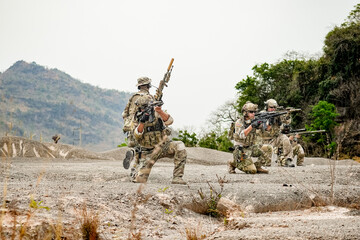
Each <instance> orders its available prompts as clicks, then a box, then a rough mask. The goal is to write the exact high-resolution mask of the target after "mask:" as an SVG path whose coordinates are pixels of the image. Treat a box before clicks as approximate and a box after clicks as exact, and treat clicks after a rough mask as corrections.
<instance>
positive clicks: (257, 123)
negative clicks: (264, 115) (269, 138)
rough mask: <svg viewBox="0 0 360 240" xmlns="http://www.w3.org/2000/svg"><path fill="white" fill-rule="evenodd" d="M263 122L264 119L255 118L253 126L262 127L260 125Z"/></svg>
mask: <svg viewBox="0 0 360 240" xmlns="http://www.w3.org/2000/svg"><path fill="white" fill-rule="evenodd" d="M262 123H263V122H262V120H255V121H253V122H252V123H251V126H252V127H253V128H258V127H260V125H261V124H262Z"/></svg>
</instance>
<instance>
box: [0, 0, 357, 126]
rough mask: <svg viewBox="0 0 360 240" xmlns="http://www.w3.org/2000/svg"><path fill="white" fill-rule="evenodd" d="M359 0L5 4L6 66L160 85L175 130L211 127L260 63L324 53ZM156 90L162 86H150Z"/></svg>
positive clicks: (123, 87) (113, 83)
mask: <svg viewBox="0 0 360 240" xmlns="http://www.w3.org/2000/svg"><path fill="white" fill-rule="evenodd" d="M357 3H359V2H358V1H353V0H251V1H243V0H171V1H170V0H131V1H130V0H101V1H100V0H98V1H95V0H76V1H75V0H0V72H4V71H5V70H6V69H8V68H9V67H10V66H12V65H13V64H14V63H15V62H16V61H18V60H24V61H26V62H36V63H37V64H39V65H42V66H46V67H48V68H57V69H59V70H61V71H63V72H66V73H67V74H69V75H71V76H72V77H73V78H75V79H78V80H80V81H81V82H84V83H89V84H91V85H94V86H98V87H100V88H105V89H115V90H118V91H126V92H136V91H137V88H136V86H135V85H136V81H137V78H139V77H141V76H148V77H150V78H151V79H152V84H153V85H154V86H158V84H159V81H160V80H161V79H162V78H163V76H164V74H165V72H166V69H167V67H168V65H169V63H170V60H171V58H174V59H175V60H174V68H173V71H172V75H171V79H170V81H169V83H168V87H167V88H165V89H164V97H163V100H164V102H165V104H164V106H163V109H166V110H167V111H168V113H170V114H171V115H172V117H173V118H174V120H175V121H174V124H173V127H174V128H175V129H191V130H194V131H199V130H206V128H208V127H209V126H208V122H209V119H210V117H211V114H212V113H213V112H214V111H216V110H217V109H218V108H219V107H220V106H221V105H223V104H224V103H225V102H226V101H230V100H233V99H235V98H236V96H237V91H236V89H235V85H236V83H237V82H239V81H241V80H242V79H244V78H246V76H247V75H252V70H251V69H252V67H253V66H254V65H255V64H261V63H264V62H267V63H270V64H272V63H276V62H277V61H280V60H281V59H282V58H283V57H284V55H285V54H286V53H287V52H290V51H296V52H299V53H301V54H305V55H307V56H314V55H315V56H316V55H321V54H322V48H323V46H324V40H325V36H326V34H327V33H328V32H329V31H331V30H332V29H333V28H334V27H335V26H339V25H340V24H341V23H343V22H344V20H345V19H346V17H347V16H348V14H349V13H350V11H351V10H353V9H354V6H355V5H356V4H357ZM151 93H152V94H154V93H155V88H152V89H151Z"/></svg>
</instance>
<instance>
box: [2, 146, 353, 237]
mask: <svg viewBox="0 0 360 240" xmlns="http://www.w3.org/2000/svg"><path fill="white" fill-rule="evenodd" d="M0 147H1V146H0ZM51 147H53V148H55V147H56V148H64V147H66V148H70V147H69V146H61V145H56V146H55V145H52V144H48V148H49V149H51ZM125 150H126V149H115V150H113V151H108V152H105V153H97V154H94V153H88V152H86V151H85V150H83V149H80V150H79V152H81V153H82V154H81V156H83V157H79V156H80V154H78V155H79V156H76V152H77V150H72V151H73V152H74V153H73V156H75V157H71V158H66V157H59V156H58V157H56V158H52V157H46V158H44V157H21V156H15V157H2V162H1V166H0V187H1V195H0V199H2V200H4V205H5V208H2V226H3V228H2V230H1V232H2V235H3V236H6V239H11V238H10V237H11V234H12V233H13V232H14V231H16V232H19V231H20V226H21V225H23V226H28V228H27V230H26V233H27V234H28V235H29V236H28V239H34V238H35V236H36V234H37V235H38V237H39V238H38V239H43V236H45V235H46V232H47V231H48V229H56V227H57V229H59V227H61V229H60V230H58V232H60V233H61V237H62V238H63V239H81V236H80V231H79V228H80V225H81V221H82V219H84V218H83V216H82V215H83V214H84V211H83V209H84V206H86V211H87V213H88V215H92V216H97V217H98V220H99V227H98V231H99V233H100V238H101V239H127V238H129V237H130V238H135V237H136V236H138V237H139V239H190V236H193V237H194V236H195V235H196V237H197V238H192V239H202V238H203V239H359V237H360V210H359V208H360V185H359V183H360V164H358V163H356V162H355V161H351V160H343V161H338V162H334V161H331V160H328V159H322V158H306V159H305V164H306V166H304V167H295V168H281V167H277V166H275V164H273V166H272V167H269V168H268V169H269V170H270V174H268V175H264V174H261V175H259V174H257V175H247V174H244V173H241V172H237V174H231V175H230V174H228V173H227V171H226V169H227V168H226V161H227V160H228V159H229V158H231V154H229V153H223V152H218V151H214V150H209V149H202V148H188V149H187V150H188V163H187V165H186V168H185V176H184V179H185V180H186V181H187V182H188V185H187V186H182V185H171V184H170V181H171V176H172V170H173V163H172V162H171V160H169V159H163V160H160V161H159V162H157V163H156V164H155V166H154V168H153V170H152V172H151V174H150V178H149V181H148V183H147V184H146V185H140V184H135V183H131V182H129V179H128V174H129V171H128V170H125V169H123V167H122V161H121V159H122V158H123V157H124V152H125ZM52 151H54V150H52ZM17 152H18V151H17ZM87 154H90V156H92V157H91V158H87V157H86V156H88V155H87ZM95 155H96V156H97V157H98V159H97V157H94V156H95ZM101 158H102V159H101ZM334 164H335V165H334ZM334 167H335V168H334ZM331 169H334V171H333V172H334V173H335V175H334V177H333V178H332V177H331V172H332V171H331ZM218 179H220V180H221V181H222V182H223V189H222V190H221V186H220V184H219V182H218ZM209 186H211V187H213V189H214V191H213V192H212V194H213V196H215V195H216V192H217V193H220V192H221V196H222V199H224V200H228V202H229V203H230V204H233V206H235V207H234V208H232V209H231V211H230V212H227V213H225V215H226V217H224V216H221V217H218V218H214V217H210V216H207V215H204V214H199V213H196V212H199V211H201V209H199V208H198V205H195V204H194V200H196V201H197V202H200V203H201V202H202V201H201V200H200V195H199V193H198V191H199V190H200V189H201V190H202V192H203V193H204V196H205V199H209V197H210V194H211V193H210V187H209ZM31 199H33V201H32V203H33V208H30V207H29V203H30V202H31ZM34 204H35V205H34ZM45 207H46V208H48V210H47V209H46V208H45ZM190 209H192V210H190ZM14 213H17V215H16V224H15V230H13V229H12V226H14V224H13V223H14V222H13V220H14V216H15V214H14ZM28 213H30V214H31V215H26V214H28ZM27 216H30V217H29V218H28V220H27ZM23 229H24V227H23ZM30 235H31V236H30Z"/></svg>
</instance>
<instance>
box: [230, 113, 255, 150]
mask: <svg viewBox="0 0 360 240" xmlns="http://www.w3.org/2000/svg"><path fill="white" fill-rule="evenodd" d="M238 121H241V122H242V124H243V126H242V127H241V129H239V130H240V131H239V132H238V133H237V134H234V140H235V141H236V142H238V143H240V144H241V145H242V146H243V147H249V146H252V145H254V144H256V142H255V141H256V138H257V134H256V130H255V129H253V130H251V132H250V133H249V134H248V135H247V136H246V138H245V139H240V138H239V134H240V132H241V131H242V130H244V129H246V128H248V127H249V126H250V123H249V124H247V123H246V122H245V120H244V118H241V119H239V120H238Z"/></svg>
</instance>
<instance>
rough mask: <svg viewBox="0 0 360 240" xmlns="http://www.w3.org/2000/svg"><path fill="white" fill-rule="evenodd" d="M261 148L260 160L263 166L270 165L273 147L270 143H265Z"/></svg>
mask: <svg viewBox="0 0 360 240" xmlns="http://www.w3.org/2000/svg"><path fill="white" fill-rule="evenodd" d="M260 150H261V154H260V156H259V160H258V161H259V162H261V163H262V165H263V166H267V167H270V166H271V159H272V154H273V147H272V146H271V145H270V144H263V145H262V146H261V148H260Z"/></svg>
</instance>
